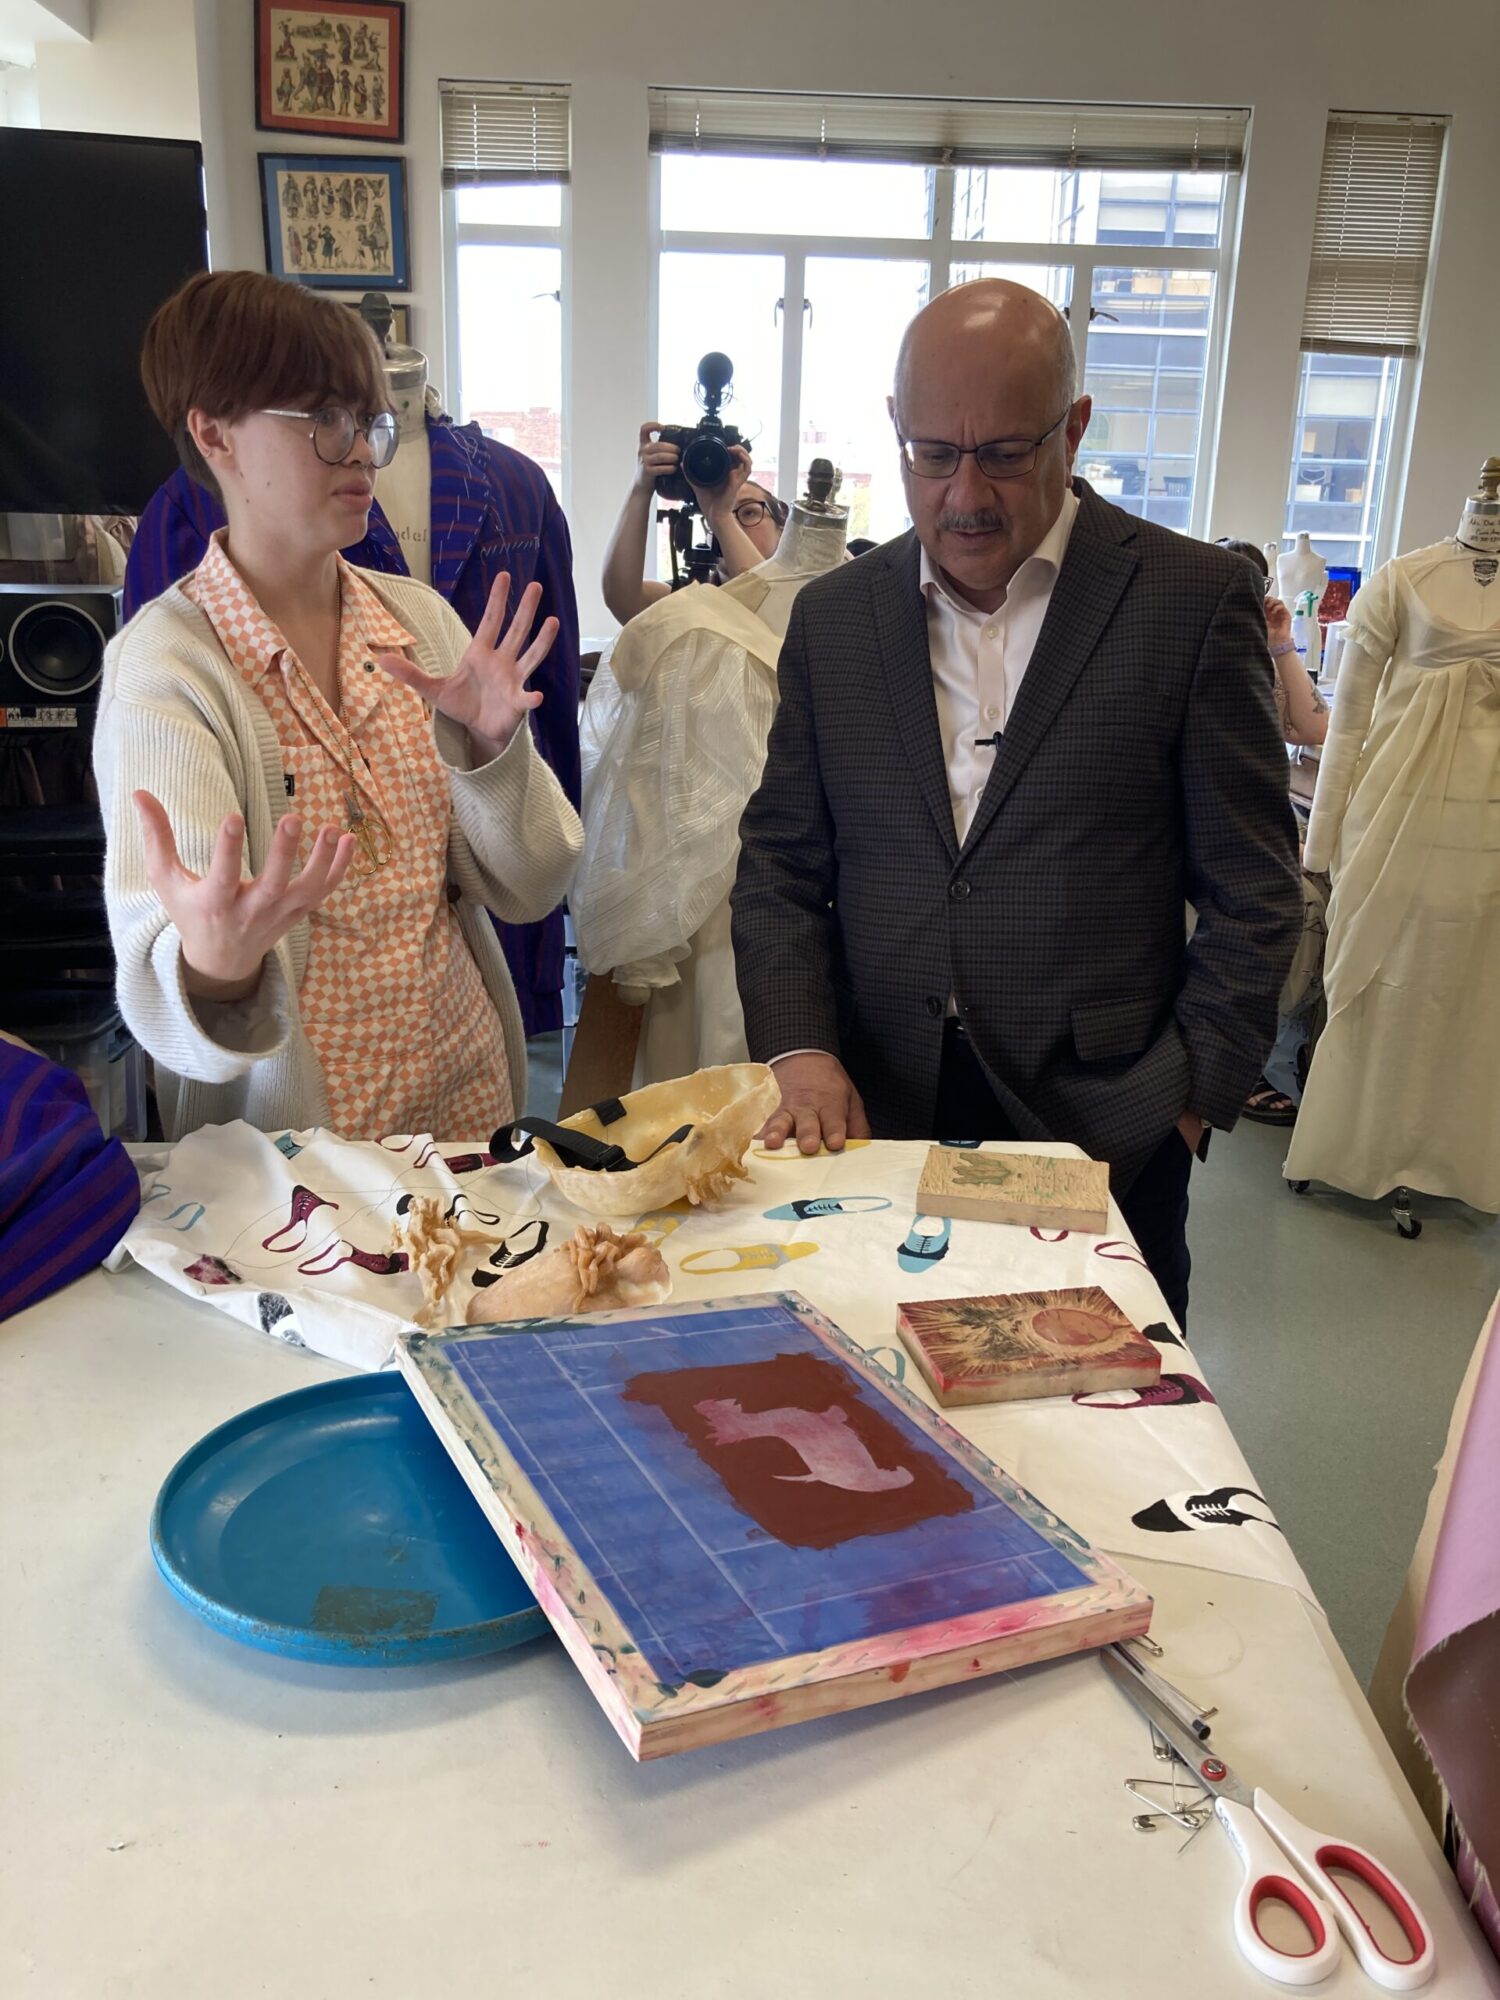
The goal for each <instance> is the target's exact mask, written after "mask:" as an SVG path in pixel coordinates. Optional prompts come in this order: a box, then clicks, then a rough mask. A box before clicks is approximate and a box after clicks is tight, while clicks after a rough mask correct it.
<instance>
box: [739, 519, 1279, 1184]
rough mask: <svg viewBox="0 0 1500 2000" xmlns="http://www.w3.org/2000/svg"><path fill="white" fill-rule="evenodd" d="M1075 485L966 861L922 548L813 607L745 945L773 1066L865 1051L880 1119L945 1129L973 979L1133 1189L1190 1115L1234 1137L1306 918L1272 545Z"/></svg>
mask: <svg viewBox="0 0 1500 2000" xmlns="http://www.w3.org/2000/svg"><path fill="white" fill-rule="evenodd" d="M1075 490H1076V491H1077V493H1078V495H1079V499H1080V503H1081V504H1080V506H1079V510H1078V515H1077V518H1076V520H1075V522H1074V527H1073V533H1072V537H1071V540H1070V541H1069V544H1068V550H1067V554H1066V556H1065V558H1064V561H1063V565H1062V568H1061V570H1060V572H1059V574H1058V578H1057V583H1056V587H1055V589H1054V591H1053V595H1052V601H1051V604H1050V605H1049V607H1048V611H1047V616H1046V619H1045V622H1044V623H1043V626H1042V630H1041V633H1040V635H1039V636H1038V639H1037V643H1036V648H1035V651H1034V653H1033V654H1032V657H1031V661H1030V664H1029V666H1028V667H1027V670H1026V674H1025V678H1024V679H1023V680H1022V683H1021V687H1020V690H1019V692H1018V694H1017V696H1016V701H1015V704H1014V707H1013V709H1012V712H1011V715H1010V718H1009V722H1008V724H1007V727H1006V731H1005V737H1004V741H1003V744H1002V745H1001V747H1000V748H999V750H998V751H997V753H996V756H995V764H994V769H993V771H992V773H991V776H990V779H989V783H988V786H987V788H986V790H985V793H984V796H983V798H982V799H981V801H980V804H979V807H978V809H977V811H976V813H975V815H974V819H973V824H972V825H971V827H970V830H969V834H968V837H967V839H966V840H965V841H964V843H963V846H962V847H961V848H960V846H959V845H958V842H957V839H956V837H955V834H954V827H953V811H952V807H951V804H950V802H949V794H948V782H947V771H946V767H945V764H944V759H943V747H942V739H941V735H940V733H939V728H938V716H937V704H936V700H935V697H934V694H933V686H932V671H931V665H930V662H929V658H928V651H927V620H926V607H925V603H924V600H923V597H922V594H921V589H920V585H919V581H918V574H919V569H918V565H919V549H918V545H917V540H916V537H915V535H914V534H908V535H906V536H903V537H902V538H901V539H899V540H897V541H894V542H890V543H888V544H886V546H885V547H884V548H881V549H877V550H874V551H872V552H871V553H870V554H869V555H866V556H862V557H861V558H860V559H859V560H858V561H857V562H853V563H849V564H846V565H845V566H844V567H843V568H841V569H838V570H835V571H834V572H833V573H832V574H831V575H828V576H825V577H820V578H819V579H818V580H817V581H816V582H814V583H812V584H809V585H808V586H807V588H806V589H805V590H804V591H803V592H802V593H801V595H800V596H799V597H798V599H797V602H796V605H795V608H794V610H793V615H792V622H791V628H790V630H789V632H788V634H787V638H786V643H785V645H784V646H783V648H782V652H781V665H780V671H779V678H780V689H781V701H780V708H779V710H778V713H777V716H776V721H775V725H774V727H773V728H772V731H771V739H770V746H769V751H768V754H767V758H766V767H765V772H764V775H763V777H762V779H761V784H760V789H759V790H758V791H757V792H756V794H755V796H754V798H752V800H751V801H750V804H749V806H748V807H747V808H746V811H745V816H744V819H743V821H742V822H741V828H740V833H741V842H742V850H741V855H740V864H739V875H738V879H737V881H736V883H735V888H734V894H733V915H734V948H735V962H736V968H737V975H738V980H739V988H740V997H741V999H742V1001H743V1003H744V1009H745V1027H746V1033H747V1035H748V1038H749V1044H750V1054H751V1056H752V1057H754V1058H755V1059H756V1060H758V1061H766V1060H768V1059H769V1058H770V1057H772V1056H776V1055H780V1054H783V1053H785V1052H787V1051H789V1050H793V1049H808V1048H814V1049H825V1050H827V1051H828V1052H829V1053H830V1054H833V1055H837V1056H838V1057H839V1058H840V1059H841V1060H842V1062H843V1064H844V1066H845V1068H846V1069H847V1070H848V1072H849V1074H850V1076H851V1077H852V1078H853V1080H854V1083H855V1085H856V1087H857V1088H858V1090H859V1092H860V1095H861V1096H862V1097H863V1099H864V1102H865V1108H866V1110H867V1111H868V1113H869V1118H870V1124H871V1129H872V1130H873V1131H874V1133H875V1135H876V1136H877V1137H884V1138H903V1139H909V1138H922V1137H929V1136H931V1133H932V1127H933V1119H934V1115H935V1106H936V1099H937V1087H938V1071H939V1066H940V1062H941V1056H942V1042H943V1018H944V1013H945V1010H946V1007H947V1002H948V997H949V995H950V994H951V995H953V996H954V998H955V1000H956V1002H957V1005H958V1010H959V1014H960V1017H961V1019H962V1020H963V1022H964V1025H965V1027H966V1028H967V1029H968V1032H969V1034H970V1036H971V1038H972V1040H973V1044H974V1047H975V1050H976V1052H977V1054H978V1055H979V1057H980V1059H981V1061H982V1062H983V1064H984V1066H985V1068H986V1070H987V1071H988V1073H989V1075H990V1078H991V1081H992V1082H993V1083H994V1085H995V1087H996V1092H997V1095H998V1096H999V1098H1000V1101H1001V1103H1002V1105H1003V1106H1004V1107H1005V1108H1006V1110H1007V1112H1008V1113H1009V1115H1010V1117H1011V1119H1012V1122H1013V1123H1014V1125H1015V1127H1016V1129H1017V1131H1018V1132H1019V1133H1020V1134H1021V1135H1022V1136H1023V1137H1025V1138H1054V1139H1068V1140H1073V1141H1075V1142H1076V1143H1077V1144H1078V1145H1081V1146H1082V1147H1083V1148H1084V1149H1085V1150H1086V1151H1087V1152H1088V1153H1090V1154H1091V1155H1093V1157H1094V1158H1096V1159H1102V1160H1107V1161H1109V1162H1110V1164H1111V1167H1112V1170H1113V1182H1114V1185H1115V1187H1116V1189H1117V1191H1118V1190H1121V1189H1124V1188H1128V1187H1129V1185H1130V1183H1131V1181H1132V1180H1133V1179H1134V1177H1135V1175H1136V1173H1137V1172H1138V1171H1139V1170H1140V1168H1141V1166H1142V1165H1143V1164H1144V1163H1145V1161H1146V1160H1147V1159H1148V1158H1149V1157H1150V1156H1151V1154H1152V1153H1153V1152H1154V1151H1155V1149H1156V1148H1157V1146H1158V1145H1159V1144H1160V1143H1161V1141H1162V1140H1163V1138H1165V1136H1166V1134H1167V1133H1168V1132H1169V1131H1170V1130H1171V1128H1172V1126H1173V1124H1174V1123H1175V1122H1176V1120H1177V1118H1178V1117H1179V1116H1180V1115H1181V1114H1182V1113H1183V1112H1184V1111H1188V1110H1191V1111H1196V1112H1198V1113H1199V1114H1200V1115H1201V1116H1202V1117H1204V1118H1206V1119H1208V1121H1209V1122H1210V1123H1211V1124H1212V1125H1215V1126H1218V1127H1221V1128H1227V1127H1229V1126H1231V1125H1233V1124H1234V1122H1235V1120H1236V1118H1237V1117H1238V1115H1239V1112H1240V1107H1241V1106H1242V1104H1243V1103H1244V1101H1245V1097H1246V1095H1247V1093H1248V1091H1249V1090H1250V1088H1251V1086H1252V1085H1253V1084H1254V1082H1255V1079H1256V1077H1257V1075H1258V1074H1259V1072H1260V1068H1261V1064H1262V1063H1263V1061H1264V1060H1265V1056H1266V1053H1267V1051H1268V1049H1269V1047H1270V1044H1271V1041H1272V1038H1273V1036H1274V1034H1275V1030H1276V1002H1277V996H1278V994H1279V993H1280V990H1281V985H1282V981H1283V979H1284V977H1285V975H1286V972H1287V969H1288V967H1289V965H1290V963H1291V957H1292V951H1293V948H1294V945H1295V942H1296V938H1297V934H1298V931H1299V929H1300V925H1301V908H1302V905H1301V892H1300V886H1299V878H1298V867H1297V843H1296V835H1295V831H1294V824H1293V819H1292V812H1291V807H1290V804H1289V801H1288V796H1287V761H1286V750H1285V746H1284V744H1283V742H1282V736H1281V730H1280V727H1279V725H1278V722H1277V717H1276V709H1275V704H1274V700H1273V697H1272V681H1273V669H1272V666H1271V662H1270V657H1269V654H1268V652H1267V648H1266V626H1265V618H1264V615H1263V613H1262V609H1261V603H1260V590H1259V587H1258V584H1257V580H1256V578H1255V576H1254V574H1253V572H1252V570H1251V568H1250V566H1249V564H1247V563H1246V562H1245V561H1244V560H1243V558H1241V557H1239V556H1236V555H1232V554H1230V553H1229V552H1228V551H1226V550H1220V549H1216V548H1213V547H1210V546H1208V545H1207V544H1205V543H1202V542H1194V541H1189V540H1187V539H1186V538H1185V537H1183V536H1181V535H1175V534H1172V533H1170V532H1169V531H1168V530H1166V529H1164V528H1159V527H1155V526H1153V525H1152V524H1150V523H1149V522H1145V521H1139V520H1136V519H1135V518H1134V516H1132V515H1129V514H1126V513H1124V512H1123V511H1122V510H1121V509H1119V508H1117V507H1112V506H1110V505H1109V504H1108V502H1107V501H1104V500H1101V499H1100V498H1099V496H1098V495H1097V494H1096V493H1094V492H1093V491H1092V490H1091V488H1090V487H1089V486H1088V485H1087V484H1086V483H1085V482H1084V481H1082V480H1079V481H1077V482H1075ZM1189 902H1191V903H1192V905H1193V906H1194V908H1195V909H1196V911H1197V928H1196V931H1195V932H1194V935H1193V938H1192V941H1191V943H1189V942H1188V941H1187V937H1186V924H1185V921H1184V912H1185V905H1186V904H1188V903H1189Z"/></svg>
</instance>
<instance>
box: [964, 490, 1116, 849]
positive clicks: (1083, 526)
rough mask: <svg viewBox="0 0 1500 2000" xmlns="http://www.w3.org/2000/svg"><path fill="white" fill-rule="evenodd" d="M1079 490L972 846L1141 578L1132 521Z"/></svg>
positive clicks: (969, 840) (977, 816)
mask: <svg viewBox="0 0 1500 2000" xmlns="http://www.w3.org/2000/svg"><path fill="white" fill-rule="evenodd" d="M1079 486H1080V495H1079V500H1080V504H1079V508H1078V518H1077V519H1076V520H1075V521H1074V523H1073V533H1072V535H1071V537H1070V538H1069V541H1068V552H1067V554H1066V555H1065V556H1064V557H1063V564H1062V568H1061V570H1059V572H1058V577H1057V583H1056V586H1055V587H1054V589H1053V592H1052V601H1051V603H1050V604H1049V605H1048V607H1047V616H1046V617H1045V619H1044V620H1043V621H1042V629H1041V631H1040V632H1039V633H1038V635H1037V642H1036V648H1035V650H1034V651H1033V653H1032V655H1031V659H1030V661H1029V663H1028V665H1027V668H1026V673H1025V677H1024V679H1023V680H1022V682H1021V688H1020V692H1019V693H1018V694H1017V696H1016V701H1015V706H1014V708H1012V710H1011V712H1010V720H1009V721H1008V722H1007V724H1006V727H1005V734H1004V737H1003V738H1002V740H1001V745H1000V748H999V750H998V751H997V753H996V756H995V768H994V769H993V770H992V771H991V773H990V779H989V783H988V784H987V785H986V786H985V789H984V796H983V798H982V799H981V800H980V801H979V806H978V809H977V811H976V812H975V814H974V818H973V821H972V823H971V825H970V827H969V833H968V838H967V839H966V840H965V842H964V845H965V847H966V848H967V847H972V846H973V845H974V843H975V842H976V841H978V840H980V839H982V838H983V836H984V834H985V832H986V831H987V829H988V828H989V826H990V824H991V822H992V821H993V820H994V817H995V815H996V813H998V812H999V810H1000V808H1001V806H1003V805H1004V803H1005V801H1006V799H1007V798H1009V796H1010V793H1011V791H1012V789H1013V787H1014V785H1015V782H1016V780H1017V778H1019V777H1020V775H1021V773H1022V771H1023V770H1024V769H1025V768H1026V765H1027V763H1028V761H1029V760H1030V758H1031V755H1032V752H1033V751H1034V750H1035V749H1036V747H1037V745H1038V744H1039V743H1040V742H1041V740H1042V738H1043V737H1044V736H1045V735H1046V733H1047V731H1048V730H1049V729H1050V728H1051V726H1052V724H1053V722H1054V720H1055V719H1056V717H1057V713H1058V711H1059V710H1060V709H1061V707H1062V705H1063V703H1064V702H1065V701H1066V700H1067V698H1068V695H1069V693H1070V692H1071V690H1072V687H1073V683H1074V682H1075V681H1076V680H1077V679H1078V676H1079V675H1080V674H1081V673H1082V672H1083V670H1084V668H1085V667H1086V666H1087V665H1088V662H1089V657H1090V655H1091V654H1092V653H1093V651H1094V648H1095V647H1096V646H1097V645H1098V643H1099V641H1100V639H1101V638H1102V637H1103V635H1104V631H1105V628H1106V627H1107V626H1108V624H1109V621H1110V619H1111V618H1112V617H1113V616H1114V610H1115V606H1116V605H1117V604H1118V603H1119V601H1120V598H1121V596H1122V595H1123V593H1124V590H1125V586H1126V584H1128V583H1129V581H1130V579H1131V577H1132V576H1133V575H1134V574H1135V569H1136V561H1137V558H1136V555H1135V552H1134V550H1132V549H1131V548H1130V547H1128V543H1129V542H1130V541H1131V540H1132V539H1133V537H1134V533H1135V530H1134V527H1133V525H1132V523H1131V517H1130V516H1129V515H1128V514H1124V513H1122V512H1121V510H1120V509H1119V508H1117V507H1110V506H1108V505H1106V503H1105V502H1104V501H1102V500H1100V499H1099V497H1098V495H1097V494H1095V493H1094V492H1093V490H1092V489H1091V488H1090V487H1089V486H1087V485H1085V484H1084V483H1083V482H1082V481H1080V482H1079Z"/></svg>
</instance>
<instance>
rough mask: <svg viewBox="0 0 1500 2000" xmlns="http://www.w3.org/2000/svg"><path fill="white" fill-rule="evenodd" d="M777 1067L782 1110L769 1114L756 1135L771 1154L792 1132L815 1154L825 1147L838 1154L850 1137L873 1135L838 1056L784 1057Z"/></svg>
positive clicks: (803, 1149) (800, 1145) (801, 1149)
mask: <svg viewBox="0 0 1500 2000" xmlns="http://www.w3.org/2000/svg"><path fill="white" fill-rule="evenodd" d="M773 1068H774V1071H775V1076H776V1081H777V1083H778V1084H780V1086H781V1109H780V1110H779V1111H773V1112H772V1113H771V1116H770V1117H769V1118H768V1119H767V1120H766V1122H765V1124H764V1125H763V1126H762V1127H761V1129H760V1131H759V1133H758V1134H757V1136H758V1137H759V1139H760V1140H761V1142H762V1144H763V1145H765V1146H767V1147H768V1148H769V1149H770V1150H771V1151H772V1152H773V1153H774V1152H775V1151H777V1149H778V1148H779V1147H781V1146H783V1145H785V1143H786V1141H787V1140H788V1139H789V1138H791V1137H792V1136H793V1134H795V1135H796V1140H797V1148H798V1151H799V1152H803V1153H816V1152H817V1151H818V1149H819V1147H821V1146H826V1147H827V1148H828V1150H829V1152H830V1153H837V1152H839V1151H840V1150H841V1149H842V1147H843V1144H844V1141H845V1140H846V1139H868V1138H869V1136H870V1121H869V1119H868V1118H866V1116H865V1107H864V1105H863V1104H862V1103H861V1102H860V1096H859V1092H858V1091H857V1090H856V1089H855V1088H854V1085H853V1084H852V1083H851V1082H850V1081H849V1073H848V1071H847V1070H846V1069H845V1068H844V1065H843V1064H842V1063H841V1062H840V1061H839V1060H838V1058H837V1057H836V1056H828V1055H821V1054H818V1053H816V1052H808V1053H805V1054H803V1055H793V1056H783V1057H782V1059H781V1060H780V1062H778V1063H776V1064H774V1065H773Z"/></svg>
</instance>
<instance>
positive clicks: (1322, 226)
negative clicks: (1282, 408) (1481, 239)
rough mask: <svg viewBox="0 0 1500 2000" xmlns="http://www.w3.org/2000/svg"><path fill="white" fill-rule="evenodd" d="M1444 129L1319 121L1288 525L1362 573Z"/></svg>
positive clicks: (1387, 120)
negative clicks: (1322, 131)
mask: <svg viewBox="0 0 1500 2000" xmlns="http://www.w3.org/2000/svg"><path fill="white" fill-rule="evenodd" d="M1444 134H1445V126H1444V125H1443V123H1442V121H1441V120H1438V119H1432V118H1397V117H1394V116H1389V115H1387V116H1374V115H1370V116H1351V115H1349V114H1345V113H1341V112H1335V113H1334V115H1333V116H1332V117H1331V118H1330V119H1329V121H1328V131H1327V136H1326V138H1325V141H1324V147H1323V169H1322V175H1321V178H1320V181H1319V186H1318V210H1317V219H1316V222H1315V225H1314V231H1313V254H1312V263H1311V267H1310V269H1309V272H1308V281H1307V300H1306V304H1305V306H1304V309H1303V319H1302V350H1303V352H1302V376H1301V381H1300V383H1299V385H1298V390H1297V419H1296V426H1295V429H1294V431H1293V434H1292V454H1291V477H1290V481H1289V485H1288V491H1287V505H1286V524H1285V526H1286V533H1287V534H1288V535H1294V534H1297V533H1298V532H1299V531H1305V532H1306V533H1307V534H1309V535H1311V536H1313V537H1314V538H1315V540H1316V543H1317V546H1318V549H1319V552H1320V553H1321V554H1322V555H1323V557H1324V558H1325V559H1326V560H1328V561H1332V562H1335V563H1342V564H1352V565H1353V566H1354V567H1355V568H1357V569H1360V570H1362V571H1365V572H1368V571H1369V570H1370V569H1371V568H1373V567H1374V566H1375V564H1376V563H1378V562H1379V561H1380V560H1381V555H1382V553H1383V549H1384V543H1385V539H1386V538H1387V537H1388V535H1389V532H1390V531H1389V527H1388V525H1387V523H1386V522H1385V521H1384V520H1383V517H1382V503H1383V501H1384V499H1385V493H1386V488H1387V484H1388V481H1387V469H1388V464H1389V458H1390V448H1391V441H1392V438H1393V437H1395V436H1398V435H1399V433H1400V430H1401V428H1402V420H1403V416H1404V410H1403V405H1402V392H1403V389H1404V387H1405V386H1406V381H1407V377H1408V371H1407V370H1406V369H1405V368H1404V367H1403V361H1404V360H1405V359H1407V358H1409V357H1411V356H1413V355H1415V354H1417V353H1418V352H1419V351H1420V343H1421V336H1422V314H1423V309H1424V305H1425V302H1426V293H1427V265H1428V259H1429V256H1430V254H1431V248H1432V232H1433V224H1434V221H1435V218H1436V214H1437V195H1438V180H1439V174H1440V171H1441V167H1442V156H1443V139H1444Z"/></svg>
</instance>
